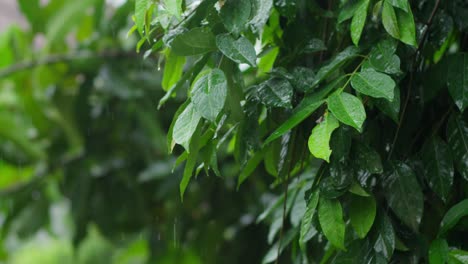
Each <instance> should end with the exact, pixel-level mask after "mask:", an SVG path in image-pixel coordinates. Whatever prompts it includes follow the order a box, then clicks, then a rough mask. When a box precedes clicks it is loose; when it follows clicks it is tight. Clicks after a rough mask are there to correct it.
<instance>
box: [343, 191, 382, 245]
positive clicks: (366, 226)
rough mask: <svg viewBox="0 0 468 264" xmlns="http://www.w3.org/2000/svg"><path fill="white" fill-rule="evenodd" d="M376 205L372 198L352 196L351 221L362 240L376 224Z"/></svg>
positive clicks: (350, 205) (350, 206)
mask: <svg viewBox="0 0 468 264" xmlns="http://www.w3.org/2000/svg"><path fill="white" fill-rule="evenodd" d="M376 208H377V207H376V203H375V199H374V197H372V196H369V197H363V196H358V195H352V196H351V201H350V204H349V219H350V220H351V225H352V226H353V228H354V230H355V231H356V233H357V234H358V236H359V237H360V238H364V237H366V235H367V233H368V232H369V230H370V229H371V227H372V225H373V224H374V219H375V214H376Z"/></svg>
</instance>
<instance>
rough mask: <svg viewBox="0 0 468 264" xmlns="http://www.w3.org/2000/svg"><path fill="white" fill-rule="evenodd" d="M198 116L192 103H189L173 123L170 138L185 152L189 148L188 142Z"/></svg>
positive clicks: (195, 126) (198, 119)
mask: <svg viewBox="0 0 468 264" xmlns="http://www.w3.org/2000/svg"><path fill="white" fill-rule="evenodd" d="M200 118H201V116H200V114H198V112H197V111H196V110H195V107H194V105H193V104H192V103H190V104H188V105H187V107H186V108H185V109H184V111H183V112H182V113H181V114H180V115H179V117H178V118H177V121H176V122H175V124H174V129H173V135H172V138H173V140H174V142H175V143H177V144H179V145H182V146H183V147H184V148H185V149H186V150H187V152H189V150H190V148H189V144H190V141H191V139H192V135H193V133H194V132H195V130H196V129H197V126H198V123H199V122H200Z"/></svg>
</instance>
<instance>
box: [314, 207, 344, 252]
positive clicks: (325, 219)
mask: <svg viewBox="0 0 468 264" xmlns="http://www.w3.org/2000/svg"><path fill="white" fill-rule="evenodd" d="M318 217H319V222H320V226H321V227H322V231H323V233H324V235H325V236H326V237H327V239H328V240H329V241H330V243H331V244H332V245H333V246H335V247H337V248H339V249H342V250H345V245H344V239H345V222H344V220H343V209H342V208H341V204H340V201H338V200H337V199H326V198H322V199H320V203H319V208H318Z"/></svg>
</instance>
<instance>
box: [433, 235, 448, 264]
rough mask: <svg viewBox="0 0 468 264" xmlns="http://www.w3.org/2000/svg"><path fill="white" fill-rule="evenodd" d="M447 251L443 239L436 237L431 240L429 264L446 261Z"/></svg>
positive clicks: (445, 242)
mask: <svg viewBox="0 0 468 264" xmlns="http://www.w3.org/2000/svg"><path fill="white" fill-rule="evenodd" d="M448 253H449V247H448V244H447V241H445V239H436V240H434V241H432V243H431V246H430V247H429V264H440V263H446V261H447V258H448Z"/></svg>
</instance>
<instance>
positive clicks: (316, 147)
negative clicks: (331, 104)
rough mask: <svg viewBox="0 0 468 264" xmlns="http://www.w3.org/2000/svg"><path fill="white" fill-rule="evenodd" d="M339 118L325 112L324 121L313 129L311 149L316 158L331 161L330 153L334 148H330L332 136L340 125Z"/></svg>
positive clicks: (310, 139)
mask: <svg viewBox="0 0 468 264" xmlns="http://www.w3.org/2000/svg"><path fill="white" fill-rule="evenodd" d="M339 125H340V124H339V123H338V120H336V118H335V117H334V116H333V114H331V113H330V114H325V115H324V119H323V121H322V122H321V123H320V124H318V125H316V126H315V127H314V129H313V130H312V134H311V135H310V137H309V144H308V146H309V151H310V153H312V155H314V156H315V157H316V158H320V159H323V160H325V161H326V162H330V155H331V153H332V150H331V149H330V138H331V134H332V133H333V131H334V130H335V129H337V128H338V127H339Z"/></svg>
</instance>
